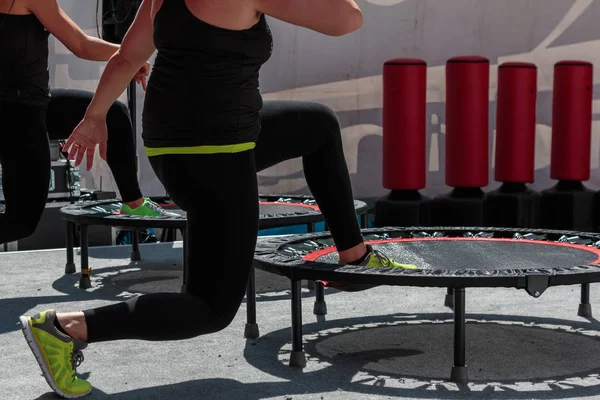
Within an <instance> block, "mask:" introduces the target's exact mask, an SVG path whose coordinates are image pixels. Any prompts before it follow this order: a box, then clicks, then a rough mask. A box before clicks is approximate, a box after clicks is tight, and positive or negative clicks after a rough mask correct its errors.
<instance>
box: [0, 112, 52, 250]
mask: <svg viewBox="0 0 600 400" xmlns="http://www.w3.org/2000/svg"><path fill="white" fill-rule="evenodd" d="M0 121H1V122H2V126H3V127H4V128H3V129H2V130H1V131H0V164H1V165H2V189H3V192H4V203H5V204H4V206H5V210H4V214H0V244H3V243H7V242H13V241H15V240H19V239H23V238H25V237H27V236H30V235H31V234H33V232H34V231H35V229H36V228H37V225H38V222H39V220H40V218H41V217H42V213H43V212H44V209H45V208H46V200H47V198H48V187H49V185H50V145H49V143H48V136H47V134H46V109H45V108H44V107H40V106H29V105H23V104H16V103H11V102H2V101H0ZM9 127H13V128H14V129H15V130H14V131H13V130H9V129H7V128H9Z"/></svg>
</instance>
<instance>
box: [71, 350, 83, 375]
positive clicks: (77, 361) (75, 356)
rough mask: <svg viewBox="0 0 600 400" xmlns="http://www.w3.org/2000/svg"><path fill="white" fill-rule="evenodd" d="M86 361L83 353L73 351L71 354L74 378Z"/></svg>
mask: <svg viewBox="0 0 600 400" xmlns="http://www.w3.org/2000/svg"><path fill="white" fill-rule="evenodd" d="M84 360H85V357H84V356H83V352H82V351H81V350H79V349H73V352H72V353H71V366H72V367H73V374H71V377H72V378H75V373H76V372H77V371H76V369H77V367H79V366H80V365H81V363H82V362H83V361H84Z"/></svg>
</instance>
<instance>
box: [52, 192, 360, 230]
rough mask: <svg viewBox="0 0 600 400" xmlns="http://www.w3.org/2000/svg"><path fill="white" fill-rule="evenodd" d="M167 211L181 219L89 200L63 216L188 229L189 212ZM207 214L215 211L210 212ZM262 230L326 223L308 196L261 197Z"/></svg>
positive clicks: (94, 221)
mask: <svg viewBox="0 0 600 400" xmlns="http://www.w3.org/2000/svg"><path fill="white" fill-rule="evenodd" d="M354 205H355V208H356V213H357V214H358V215H362V214H365V213H366V212H367V205H366V203H364V202H362V201H360V200H354ZM161 206H162V207H163V208H165V209H166V210H168V211H170V212H173V213H177V214H179V217H168V218H157V217H141V216H131V215H126V214H121V213H120V211H119V210H120V208H121V202H120V200H119V199H110V200H100V201H87V202H80V203H76V204H72V205H69V206H66V207H63V208H62V209H61V210H60V213H61V217H62V218H63V219H65V220H67V221H71V222H75V223H78V224H84V225H107V226H119V227H131V228H176V229H183V228H185V223H186V213H185V212H184V211H183V210H181V209H180V208H179V207H177V206H176V205H175V204H174V203H172V202H167V203H162V204H161ZM206 212H207V213H208V212H211V211H210V210H206ZM259 213H260V215H259V227H260V229H268V228H276V227H283V226H292V225H302V224H310V223H317V222H321V221H323V217H322V214H321V212H320V210H319V207H318V206H317V204H316V201H315V200H314V199H313V198H312V197H311V196H305V195H293V196H287V195H261V196H260V197H259Z"/></svg>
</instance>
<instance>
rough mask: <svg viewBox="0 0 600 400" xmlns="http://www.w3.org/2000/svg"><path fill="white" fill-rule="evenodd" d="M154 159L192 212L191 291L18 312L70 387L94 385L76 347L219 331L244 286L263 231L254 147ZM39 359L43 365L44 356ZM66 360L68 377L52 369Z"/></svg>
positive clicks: (74, 391)
mask: <svg viewBox="0 0 600 400" xmlns="http://www.w3.org/2000/svg"><path fill="white" fill-rule="evenodd" d="M150 163H151V165H152V167H153V168H154V170H155V172H156V174H157V176H158V178H159V179H160V180H161V182H162V183H163V185H164V186H165V189H166V190H167V192H168V193H169V195H170V196H171V197H172V199H173V200H174V201H175V203H176V204H177V205H178V206H179V207H181V208H182V209H183V210H185V211H186V212H187V215H188V229H187V233H186V234H187V235H188V237H187V244H186V257H187V262H188V266H189V267H188V275H187V277H186V292H185V293H153V294H145V295H142V296H139V297H137V298H134V299H130V300H128V301H126V302H121V303H116V304H111V305H107V306H104V307H99V308H96V309H92V310H85V311H83V312H75V313H55V312H54V311H51V310H48V311H44V312H42V313H40V314H38V315H35V316H33V317H31V318H26V317H21V324H22V326H23V329H24V332H25V335H26V337H27V340H28V342H29V343H30V346H31V347H32V350H33V352H34V354H36V352H37V353H38V354H42V352H43V351H44V350H43V349H44V347H45V346H52V347H53V349H54V350H55V351H57V349H59V350H58V351H60V352H61V353H62V354H64V357H65V358H63V355H61V357H59V358H60V361H59V362H58V363H57V364H55V365H54V366H46V367H47V369H48V370H50V373H47V372H45V375H46V376H47V377H48V378H49V380H50V382H56V384H55V385H56V386H58V391H62V392H63V393H67V394H68V395H72V396H79V395H83V394H85V393H88V392H89V391H90V385H89V383H87V382H86V381H83V380H81V379H79V378H76V377H75V376H74V374H73V375H71V374H72V372H74V370H73V368H74V367H73V366H71V364H70V363H68V362H65V361H63V360H64V359H66V360H71V359H72V357H71V355H72V354H74V355H75V358H77V355H78V354H79V350H80V349H82V348H84V347H85V346H86V342H87V343H94V342H105V341H112V340H120V339H141V340H151V341H159V340H178V339H187V338H192V337H195V336H198V335H203V334H209V333H213V332H217V331H220V330H222V329H224V328H225V327H227V326H228V325H229V324H230V323H231V321H232V320H233V318H234V317H235V315H236V313H237V311H238V309H239V307H240V304H241V302H242V300H243V298H244V295H245V293H246V286H247V283H248V278H249V274H250V271H251V267H252V260H253V257H254V249H255V245H256V240H257V235H258V212H259V211H258V188H257V176H256V170H255V163H254V156H253V152H252V151H245V152H241V153H233V154H213V155H195V154H191V155H162V156H153V157H150ZM198 194H200V195H198ZM232 237H235V241H233V242H232V241H231V240H230V238H232ZM28 335H29V336H28ZM36 356H37V354H36ZM40 357H41V356H37V358H38V361H39V360H40ZM41 364H42V365H46V364H45V362H44V361H43V358H42V359H41ZM61 368H66V369H67V371H68V372H69V373H68V374H63V379H61V378H60V376H59V374H58V372H55V371H59V370H60V369H61ZM54 390H55V391H57V388H54Z"/></svg>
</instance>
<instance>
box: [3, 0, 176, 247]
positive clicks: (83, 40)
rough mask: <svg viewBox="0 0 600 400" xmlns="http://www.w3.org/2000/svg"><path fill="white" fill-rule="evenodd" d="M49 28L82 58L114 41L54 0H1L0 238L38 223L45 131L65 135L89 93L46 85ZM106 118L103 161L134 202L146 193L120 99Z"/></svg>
mask: <svg viewBox="0 0 600 400" xmlns="http://www.w3.org/2000/svg"><path fill="white" fill-rule="evenodd" d="M50 34H54V35H55V36H56V37H57V38H58V39H59V40H60V41H61V42H62V43H63V44H65V45H66V47H67V48H69V49H70V50H72V51H73V52H74V54H75V55H76V56H78V57H80V58H83V59H88V60H97V61H104V60H108V59H109V58H110V57H111V56H112V55H113V54H114V53H115V51H116V50H117V49H118V48H119V46H117V45H114V44H111V43H108V42H105V41H103V40H100V39H97V38H94V37H90V36H88V35H86V34H85V33H84V32H83V31H82V30H81V29H80V28H79V27H78V26H77V25H75V24H74V23H73V22H72V21H71V20H70V19H69V18H68V17H66V16H65V15H64V13H63V12H62V10H61V9H60V8H59V7H58V5H57V3H56V0H44V1H39V0H0V120H1V121H2V123H3V126H4V129H3V130H2V131H0V165H1V167H2V188H3V190H1V191H0V192H1V193H0V194H2V197H3V199H0V200H3V203H4V207H2V208H4V213H2V212H0V245H2V244H4V243H8V242H13V241H16V240H19V239H22V238H25V237H27V236H30V235H31V234H32V233H33V232H34V231H35V229H36V228H37V225H38V222H39V220H40V218H41V216H42V213H43V212H44V209H45V207H46V201H47V197H48V186H49V180H50V170H51V164H50V148H49V143H48V139H49V138H48V131H50V138H51V139H53V140H60V139H66V137H67V136H68V135H69V134H70V133H71V132H72V131H73V129H74V128H75V126H77V123H78V122H79V121H80V120H81V118H82V117H83V115H84V113H85V109H86V108H87V106H88V104H89V103H90V102H91V99H92V96H93V93H90V92H84V91H81V90H67V89H54V90H50V88H49V73H48V37H49V35H50ZM148 67H149V65H143V66H142V67H141V70H140V72H139V73H138V74H136V77H135V79H136V80H137V81H138V82H139V83H142V84H144V86H145V77H146V75H147V73H148ZM107 125H108V127H109V130H110V132H111V135H115V136H114V139H113V140H111V142H113V143H112V144H110V145H109V146H108V149H107V151H106V159H107V162H108V164H109V167H111V171H112V172H113V176H114V178H115V182H116V184H117V187H118V188H119V191H120V192H121V197H122V199H123V201H124V202H125V203H126V204H129V205H131V207H130V208H135V207H136V206H138V205H140V204H143V203H144V200H145V199H144V198H143V196H142V193H141V191H140V188H139V183H138V179H137V174H136V165H135V148H134V141H133V132H132V127H131V121H130V119H129V112H128V111H127V108H126V107H125V106H124V105H123V104H122V103H120V102H118V101H115V102H113V104H111V109H110V112H109V114H108V117H107ZM9 127H18V131H11V130H8V129H10V128H9ZM23 143H26V144H27V154H26V156H25V157H24V155H23V154H22V153H21V152H20V151H19V149H20V148H21V147H22V144H23ZM88 161H91V159H90V160H88ZM89 166H91V163H88V167H89ZM88 169H89V168H88ZM150 206H152V205H151V204H145V205H144V206H142V208H138V209H136V211H133V212H140V211H142V210H144V209H145V208H148V207H150ZM124 207H126V206H124ZM159 210H161V209H159ZM163 212H164V211H163ZM157 213H158V212H157Z"/></svg>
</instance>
